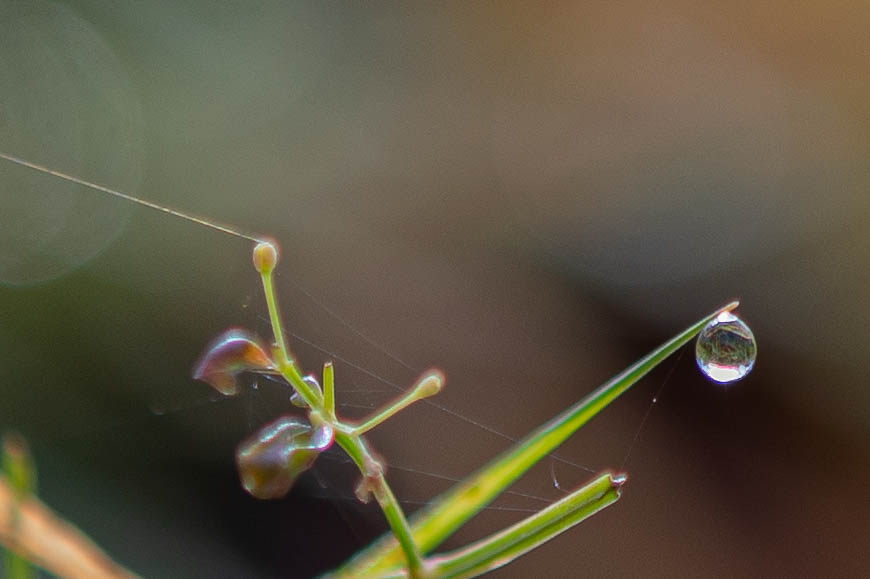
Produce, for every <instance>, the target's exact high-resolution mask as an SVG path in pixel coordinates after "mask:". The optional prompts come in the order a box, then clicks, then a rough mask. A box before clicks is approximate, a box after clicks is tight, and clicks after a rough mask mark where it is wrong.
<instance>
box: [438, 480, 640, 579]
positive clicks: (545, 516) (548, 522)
mask: <svg viewBox="0 0 870 579" xmlns="http://www.w3.org/2000/svg"><path fill="white" fill-rule="evenodd" d="M624 482H625V477H614V476H612V475H611V474H610V473H605V474H603V475H601V476H600V477H598V478H597V479H595V480H593V481H591V482H590V483H588V484H586V485H584V486H583V487H581V488H579V489H577V490H575V491H574V492H572V493H571V494H570V495H568V496H566V497H564V498H562V499H561V500H559V501H557V502H555V503H553V504H552V505H550V506H549V507H547V508H545V509H543V510H541V511H540V512H538V513H535V514H534V515H532V516H530V517H528V518H526V519H524V520H522V521H520V522H519V523H517V524H515V525H512V526H510V527H508V528H506V529H504V530H503V531H500V532H498V533H495V534H493V535H490V536H489V537H487V538H485V539H482V540H480V541H477V542H476V543H472V544H471V545H469V546H467V547H465V548H463V549H459V550H457V551H455V552H453V553H447V554H444V555H440V556H438V557H435V558H433V559H432V560H431V566H430V567H429V568H430V569H432V570H433V576H434V577H444V578H447V577H452V578H459V577H476V576H478V575H482V574H483V573H487V572H489V571H492V570H493V569H497V568H498V567H502V566H503V565H507V564H508V563H510V562H511V561H513V560H514V559H516V558H517V557H520V556H522V555H524V554H526V553H528V552H529V551H531V550H532V549H534V548H535V547H538V546H540V545H543V544H544V543H546V542H547V541H549V540H550V539H552V538H553V537H555V536H556V535H558V534H560V533H563V532H564V531H567V530H568V529H570V528H571V527H573V526H574V525H577V524H578V523H580V522H581V521H583V520H585V519H587V518H589V517H591V516H592V515H594V514H595V513H597V512H598V511H600V510H601V509H603V508H605V507H607V506H609V505H612V504H613V503H615V502H616V501H617V500H619V496H620V488H621V487H622V484H623V483H624Z"/></svg>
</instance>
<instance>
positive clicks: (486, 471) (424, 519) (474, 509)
mask: <svg viewBox="0 0 870 579" xmlns="http://www.w3.org/2000/svg"><path fill="white" fill-rule="evenodd" d="M737 306H738V302H736V301H735V302H732V303H730V304H728V305H727V306H725V307H723V308H720V309H718V310H716V311H715V312H713V313H712V314H710V315H708V316H706V317H704V318H702V319H701V320H699V321H698V322H696V323H694V324H692V325H691V326H689V327H688V328H686V329H685V330H683V331H682V332H680V333H679V334H677V335H676V336H674V337H673V338H671V339H670V340H668V341H667V342H665V343H664V344H662V345H661V346H659V347H658V348H656V349H655V350H653V351H652V352H650V353H649V354H648V355H646V356H644V357H643V358H641V359H640V360H638V361H637V362H635V363H634V364H632V365H631V366H629V367H628V368H627V369H625V370H624V371H622V372H621V373H620V374H618V375H616V376H615V377H613V378H612V379H610V380H609V381H608V382H606V383H604V384H603V385H602V386H600V387H599V388H597V389H596V390H594V391H593V392H591V393H590V394H589V395H587V396H586V397H585V398H583V399H582V400H580V401H579V402H577V403H576V404H575V405H574V406H572V407H570V408H568V409H567V410H565V411H564V412H562V413H561V414H559V415H558V416H556V417H555V418H553V419H552V420H550V421H549V422H547V423H545V424H544V425H542V426H540V427H539V428H538V429H536V430H535V431H533V432H532V433H531V434H529V435H528V436H527V437H526V438H524V439H523V440H522V441H520V442H519V443H517V444H516V445H514V446H513V447H512V448H510V449H508V450H507V451H506V452H504V453H503V454H501V455H500V456H498V457H497V458H495V459H494V460H492V461H491V462H490V463H489V464H487V465H486V466H484V467H483V468H481V469H480V470H479V471H477V472H476V473H474V474H473V475H471V476H470V477H469V478H467V479H466V480H465V481H463V482H462V483H461V484H458V485H456V486H455V487H453V488H452V489H451V490H449V491H447V492H446V493H445V494H443V495H441V496H440V497H438V498H437V499H436V500H435V501H434V502H433V503H432V504H431V506H429V507H427V508H426V509H425V510H423V511H422V512H420V513H418V514H415V515H414V518H413V520H412V528H413V533H414V539H415V542H416V543H417V545H418V546H419V548H420V550H421V551H422V552H423V553H424V554H425V553H429V552H430V551H431V550H432V549H434V548H435V547H437V546H438V545H439V544H440V543H441V542H442V541H443V540H444V539H446V538H447V537H449V536H450V535H451V534H453V533H454V532H455V531H456V529H458V528H459V527H460V526H462V525H463V524H464V523H465V522H466V521H468V520H469V519H470V518H471V517H473V516H474V515H476V514H477V513H478V512H479V511H480V510H481V509H483V508H484V507H485V506H486V505H488V504H489V503H490V502H492V500H493V499H494V498H495V497H496V496H498V495H499V494H500V493H501V492H503V491H504V489H506V488H507V487H508V486H509V485H511V484H513V482H515V481H516V480H517V479H518V478H519V477H520V476H522V475H523V473H525V472H526V471H527V470H528V469H529V468H530V467H531V466H532V465H534V464H535V463H536V462H537V461H539V460H540V459H541V458H543V457H544V456H546V455H548V454H549V453H550V452H552V451H553V450H554V449H555V448H556V447H557V446H559V445H560V444H561V443H562V442H563V441H564V440H565V439H566V438H568V437H569V436H570V435H571V434H573V433H574V432H576V431H577V429H578V428H580V427H581V426H583V425H584V424H585V423H586V422H588V421H589V420H590V419H591V418H592V417H594V416H595V415H596V414H598V413H599V412H601V410H602V409H604V408H605V407H606V406H607V405H608V404H609V403H610V402H612V401H613V400H614V399H616V398H617V397H618V396H619V395H620V394H622V393H623V392H625V391H626V390H628V388H630V387H631V386H632V385H633V384H635V383H636V382H637V381H638V380H640V379H641V378H642V377H643V376H644V375H646V374H647V373H648V372H649V371H650V370H652V369H653V368H655V367H656V366H657V365H658V364H659V363H660V362H661V361H662V360H664V359H665V358H667V357H668V356H670V355H671V354H673V353H674V352H675V351H677V350H678V349H679V348H681V347H682V346H683V345H684V344H686V343H687V342H688V341H689V340H691V339H692V338H694V337H695V336H696V335H697V334H698V332H700V331H701V329H702V328H703V327H704V326H705V325H706V324H707V323H708V322H709V321H710V320H712V319H714V318H715V317H716V316H718V315H719V314H720V313H722V312H723V311H730V310H733V309H734V308H736V307H737ZM401 564H402V562H401V556H400V554H399V552H398V551H397V549H396V544H395V541H393V540H392V538H391V537H385V538H383V539H381V540H379V541H376V542H375V543H374V544H373V545H372V546H370V547H369V548H367V549H365V550H364V551H362V552H360V553H359V554H357V555H356V556H355V557H353V558H352V559H351V560H350V561H349V562H348V563H347V564H346V565H345V566H343V567H342V568H341V569H340V570H339V571H338V573H339V574H340V575H341V576H345V577H373V576H379V575H381V574H383V573H384V572H386V571H389V570H391V569H394V568H396V567H398V566H400V565H401Z"/></svg>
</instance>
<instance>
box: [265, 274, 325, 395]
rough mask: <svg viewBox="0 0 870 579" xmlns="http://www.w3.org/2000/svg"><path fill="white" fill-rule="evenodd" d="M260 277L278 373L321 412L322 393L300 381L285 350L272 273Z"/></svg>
mask: <svg viewBox="0 0 870 579" xmlns="http://www.w3.org/2000/svg"><path fill="white" fill-rule="evenodd" d="M260 277H261V278H262V280H263V293H265V295H266V306H267V307H268V309H269V320H270V321H271V323H272V332H273V333H274V334H275V344H276V345H277V346H278V353H279V356H280V358H281V359H280V360H278V361H277V362H278V371H279V372H281V375H282V376H284V378H286V379H287V381H288V382H290V385H291V386H293V388H295V389H296V391H297V392H298V393H299V395H300V396H301V397H302V399H303V400H305V403H306V404H308V406H309V407H310V408H314V409H317V410H322V404H323V395H322V393H320V392H317V391H315V390H314V389H313V388H312V387H311V386H309V384H308V383H307V382H306V381H305V380H303V379H302V375H301V374H299V370H298V369H297V368H296V364H295V363H294V362H293V358H292V357H291V356H290V351H289V350H288V349H287V344H286V342H285V340H284V326H283V325H282V323H281V314H280V312H279V310H278V298H277V297H276V296H275V285H274V283H273V281H272V271H271V270H269V271H264V272H261V273H260Z"/></svg>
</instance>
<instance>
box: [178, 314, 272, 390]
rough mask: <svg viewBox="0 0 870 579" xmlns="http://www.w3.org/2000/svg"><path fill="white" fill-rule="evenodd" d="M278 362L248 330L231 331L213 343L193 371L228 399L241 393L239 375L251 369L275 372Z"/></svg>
mask: <svg viewBox="0 0 870 579" xmlns="http://www.w3.org/2000/svg"><path fill="white" fill-rule="evenodd" d="M274 368H275V363H274V362H273V361H272V359H271V358H270V357H269V355H268V354H267V353H266V348H264V347H263V346H262V345H261V344H260V342H259V340H257V338H256V337H255V336H254V335H253V334H251V333H250V332H247V331H246V330H243V329H241V328H230V329H229V330H227V331H225V332H224V333H223V334H221V335H220V336H218V337H217V338H216V339H215V340H214V341H213V342H212V343H211V344H209V346H208V348H207V349H206V351H205V353H204V354H203V355H202V357H201V358H200V359H199V361H198V362H197V363H196V366H195V367H194V369H193V377H194V378H195V379H197V380H202V381H203V382H207V383H208V384H210V385H211V386H212V387H213V388H214V389H215V390H217V391H218V392H220V393H221V394H223V395H225V396H232V395H233V394H238V392H239V384H238V375H239V374H241V373H242V372H247V371H251V370H271V369H274Z"/></svg>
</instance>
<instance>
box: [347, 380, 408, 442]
mask: <svg viewBox="0 0 870 579" xmlns="http://www.w3.org/2000/svg"><path fill="white" fill-rule="evenodd" d="M419 399H420V394H419V392H417V391H416V389H415V390H412V391H410V392H408V393H407V394H405V395H404V396H402V397H401V398H400V399H398V400H397V401H395V402H394V403H392V404H390V405H389V406H387V407H386V408H384V409H383V410H380V411H379V412H377V413H376V414H375V415H374V416H372V417H371V418H369V419H368V420H366V421H365V422H363V423H362V424H360V425H359V426H356V427H354V429H353V433H354V434H357V435H361V434H365V433H366V432H368V431H369V430H371V429H372V428H374V427H376V426H378V425H379V424H381V423H383V422H384V421H385V420H387V419H388V418H389V417H391V416H393V415H394V414H396V413H397V412H400V411H401V410H402V409H404V408H407V407H408V406H410V405H411V404H413V403H414V402H416V401H417V400H419Z"/></svg>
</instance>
